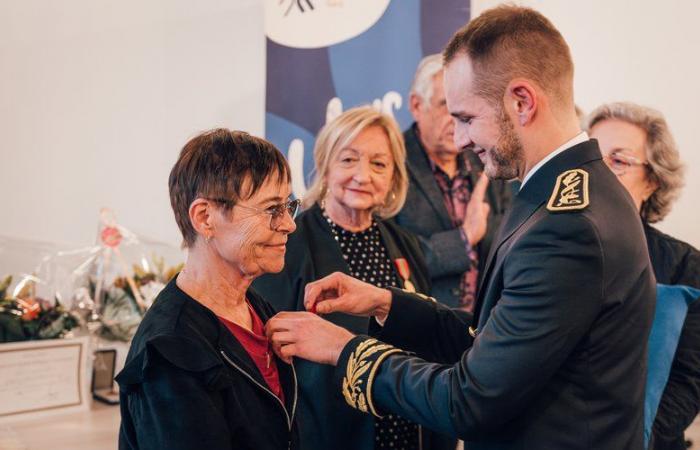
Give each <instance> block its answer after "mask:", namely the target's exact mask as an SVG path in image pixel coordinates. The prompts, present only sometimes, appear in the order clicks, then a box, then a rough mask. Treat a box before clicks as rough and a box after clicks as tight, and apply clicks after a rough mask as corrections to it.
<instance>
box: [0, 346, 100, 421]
mask: <svg viewBox="0 0 700 450" xmlns="http://www.w3.org/2000/svg"><path fill="white" fill-rule="evenodd" d="M88 353H89V349H88V338H87V337H82V338H77V339H52V340H43V341H30V342H18V343H9V344H1V345H0V421H3V420H6V419H11V418H12V419H14V418H27V417H29V416H36V415H45V414H51V413H56V412H68V411H71V412H72V411H79V410H86V409H88V407H89V399H88V395H89V394H88V385H89V380H88V379H87V377H86V375H87V373H88V372H87V363H88Z"/></svg>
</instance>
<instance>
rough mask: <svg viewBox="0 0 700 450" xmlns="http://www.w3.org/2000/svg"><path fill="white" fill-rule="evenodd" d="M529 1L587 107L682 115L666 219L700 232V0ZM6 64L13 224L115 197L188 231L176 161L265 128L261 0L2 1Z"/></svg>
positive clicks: (63, 237)
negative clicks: (199, 137) (218, 129)
mask: <svg viewBox="0 0 700 450" xmlns="http://www.w3.org/2000/svg"><path fill="white" fill-rule="evenodd" d="M269 1H275V2H276V0H269ZM396 1H399V0H396ZM496 3H498V2H496V1H487V0H473V4H472V10H473V14H474V15H476V14H478V13H479V12H480V11H482V10H483V9H484V8H487V7H490V6H493V5H495V4H496ZM524 3H525V4H528V5H531V6H533V7H535V8H536V9H538V10H540V11H542V12H543V13H544V14H545V15H547V16H548V17H550V18H551V20H552V21H553V22H554V24H555V25H556V26H557V27H558V28H559V29H560V30H561V31H562V33H563V34H564V36H565V38H566V39H567V41H568V42H569V44H570V45H571V49H572V52H573V55H574V60H575V63H576V67H577V74H576V98H577V102H578V103H579V104H580V106H581V107H583V108H584V109H585V110H586V111H590V110H591V109H592V108H593V107H595V106H596V105H598V104H599V103H602V102H607V101H612V100H634V101H637V102H640V103H643V104H647V105H650V106H654V107H657V108H659V109H660V110H662V111H663V112H664V113H665V114H666V116H667V118H668V120H669V122H670V124H671V127H672V129H673V131H674V133H675V136H676V138H677V140H678V142H679V146H680V148H681V152H682V155H683V158H684V159H685V161H686V162H687V164H688V169H689V170H688V174H687V187H686V189H685V191H684V194H683V197H682V198H681V199H680V201H679V202H678V203H677V205H676V207H675V208H674V210H673V212H672V213H671V215H670V217H669V218H668V219H667V220H666V221H665V222H664V223H663V224H662V225H661V228H662V229H663V230H665V231H667V232H669V233H671V234H673V235H675V236H677V237H679V238H681V239H684V240H687V241H689V242H691V243H693V244H694V245H695V246H697V247H700V226H698V225H697V223H698V222H700V220H699V219H700V212H698V207H697V205H695V204H694V194H695V193H697V192H699V191H700V190H699V188H700V152H698V151H697V150H696V149H697V148H698V147H699V146H698V143H699V142H698V141H699V139H700V137H698V135H697V133H694V131H695V127H696V126H697V124H696V123H695V122H696V120H697V119H696V117H695V110H696V107H697V106H698V105H700V93H699V92H698V88H697V84H695V83H693V81H694V80H695V79H697V78H698V68H699V66H700V63H699V62H697V58H696V55H697V53H698V49H700V31H699V29H698V27H697V26H696V25H695V23H694V21H695V20H696V17H698V16H699V15H700V3H696V2H690V1H675V2H673V1H671V2H659V1H658V0H654V1H652V0H636V1H634V2H631V1H623V0H589V1H562V0H540V1H535V0H531V1H527V2H524ZM659 7H662V9H659ZM0 64H1V65H0V194H1V196H0V211H2V212H1V213H0V234H4V235H10V236H17V237H21V238H27V239H38V240H43V241H58V242H62V243H74V244H77V245H82V244H86V243H91V242H93V240H94V232H95V229H96V223H97V213H98V210H99V208H100V207H102V206H109V207H111V208H113V209H114V210H115V212H116V213H117V216H118V219H119V221H120V222H121V223H122V224H123V225H125V226H126V227H128V228H130V229H132V230H133V231H135V232H137V233H141V234H143V235H146V236H149V237H151V238H156V239H161V240H163V241H166V242H170V243H173V244H177V243H178V242H179V235H178V232H177V228H176V226H175V222H174V220H173V218H172V213H171V211H170V205H169V201H168V194H167V175H168V172H169V170H170V167H171V166H172V164H173V163H174V161H175V159H176V157H177V153H178V151H179V149H180V148H181V147H182V145H183V144H184V143H185V142H186V140H187V139H188V138H189V137H191V136H192V135H194V134H195V133H197V132H198V131H200V130H203V129H207V128H211V127H214V126H226V127H230V128H237V129H243V130H247V131H250V132H251V133H254V134H262V132H263V109H264V87H265V83H264V77H265V47H264V36H263V11H262V2H261V1H260V0H202V1H198V2H191V1H185V0H150V1H147V2H140V1H136V0H122V1H120V2H113V1H107V0H65V1H61V2H52V1H40V0H2V1H0Z"/></svg>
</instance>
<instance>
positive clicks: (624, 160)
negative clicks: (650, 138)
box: [603, 149, 649, 176]
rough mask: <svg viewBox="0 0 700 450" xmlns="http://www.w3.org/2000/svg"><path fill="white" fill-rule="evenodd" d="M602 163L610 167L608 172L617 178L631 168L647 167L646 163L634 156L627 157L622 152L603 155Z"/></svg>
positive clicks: (616, 151) (615, 151)
mask: <svg viewBox="0 0 700 450" xmlns="http://www.w3.org/2000/svg"><path fill="white" fill-rule="evenodd" d="M603 161H605V163H606V164H607V165H608V167H610V170H612V171H613V173H614V174H615V175H617V176H620V175H624V174H625V172H627V171H628V170H629V169H630V168H631V167H632V166H646V167H649V162H648V161H642V160H641V159H639V158H637V157H636V156H632V155H628V154H626V153H625V151H624V150H622V149H621V150H614V151H612V152H610V153H609V154H607V155H603Z"/></svg>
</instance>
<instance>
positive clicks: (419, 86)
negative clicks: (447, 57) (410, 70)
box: [411, 53, 443, 102]
mask: <svg viewBox="0 0 700 450" xmlns="http://www.w3.org/2000/svg"><path fill="white" fill-rule="evenodd" d="M442 68H443V65H442V55H441V54H439V53H435V54H432V55H428V56H426V57H425V58H423V59H421V61H420V63H418V68H417V69H416V74H415V75H414V76H413V84H411V94H415V95H417V96H418V97H420V98H421V100H423V101H425V102H430V100H431V99H432V98H433V77H435V75H436V74H437V73H438V72H440V71H441V70H442Z"/></svg>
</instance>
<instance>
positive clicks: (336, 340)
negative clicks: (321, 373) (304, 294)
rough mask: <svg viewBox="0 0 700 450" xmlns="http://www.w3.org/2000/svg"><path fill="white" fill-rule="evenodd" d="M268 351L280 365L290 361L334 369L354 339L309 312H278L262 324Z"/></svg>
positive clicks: (337, 327)
mask: <svg viewBox="0 0 700 450" xmlns="http://www.w3.org/2000/svg"><path fill="white" fill-rule="evenodd" d="M265 333H266V334H267V338H268V339H269V340H270V341H271V342H272V348H273V350H274V351H275V353H277V356H279V357H280V358H281V359H282V360H283V361H285V362H286V363H288V364H289V363H291V361H292V357H293V356H296V357H298V358H304V359H308V360H309V361H313V362H317V363H321V364H331V365H333V366H334V365H336V364H337V363H338V358H339V357H340V353H341V352H342V351H343V348H344V347H345V345H346V344H347V343H348V342H350V340H351V339H352V338H353V337H354V335H353V334H352V333H350V332H349V331H348V330H346V329H345V328H341V327H339V326H337V325H335V324H332V323H330V322H328V321H327V320H323V319H322V318H320V317H319V316H317V315H316V314H312V313H309V312H303V311H302V312H289V311H285V312H281V313H279V314H277V315H275V316H274V317H273V318H272V319H270V320H268V321H267V324H265Z"/></svg>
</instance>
